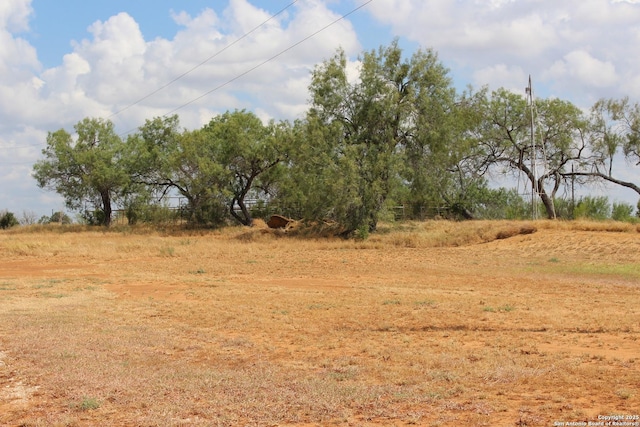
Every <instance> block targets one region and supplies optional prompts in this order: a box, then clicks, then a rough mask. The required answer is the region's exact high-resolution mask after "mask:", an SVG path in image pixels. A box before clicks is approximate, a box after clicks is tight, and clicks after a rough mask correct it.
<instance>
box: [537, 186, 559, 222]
mask: <svg viewBox="0 0 640 427" xmlns="http://www.w3.org/2000/svg"><path fill="white" fill-rule="evenodd" d="M539 194H540V199H541V200H542V204H543V205H544V208H545V210H546V211H547V218H548V219H556V208H555V206H554V204H553V199H552V198H551V197H549V195H548V194H547V192H546V191H544V190H539Z"/></svg>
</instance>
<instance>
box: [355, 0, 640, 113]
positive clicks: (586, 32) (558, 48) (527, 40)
mask: <svg viewBox="0 0 640 427" xmlns="http://www.w3.org/2000/svg"><path fill="white" fill-rule="evenodd" d="M637 3H638V1H634V2H629V1H626V2H612V1H603V0H566V1H557V0H519V1H509V0H492V1H480V0H458V1H455V2H454V1H439V0H424V1H421V0H376V1H375V2H373V3H371V4H370V5H369V6H368V7H367V10H369V11H370V13H371V14H372V15H373V16H374V17H375V18H376V19H377V20H379V21H380V22H383V23H386V24H389V25H391V26H392V27H393V29H394V32H395V33H396V34H397V35H398V36H401V37H407V38H409V39H411V40H415V41H417V42H418V43H419V44H420V45H422V46H423V47H433V48H434V49H435V50H436V51H437V52H438V53H439V56H440V58H441V59H442V60H443V61H444V62H445V65H447V66H449V67H451V68H454V69H458V72H459V73H460V70H466V71H464V73H466V75H467V77H468V78H470V79H471V78H473V80H474V83H476V84H485V83H487V84H488V83H493V81H494V80H495V79H493V78H491V77H492V76H493V75H495V74H493V73H495V72H500V67H505V69H511V70H514V69H518V68H519V69H521V70H523V71H524V72H525V73H526V74H532V75H533V76H534V77H536V80H537V81H538V82H539V84H540V85H542V86H544V90H545V91H546V92H547V94H551V93H556V94H557V95H558V96H561V97H564V98H565V99H569V100H571V101H573V102H575V103H577V104H581V105H583V106H585V105H588V104H589V103H591V102H593V101H594V100H595V99H597V98H599V97H601V96H611V97H621V96H625V95H628V94H629V92H630V91H632V90H633V91H634V92H632V93H635V94H636V95H640V93H638V92H637V89H634V87H633V86H630V85H629V84H630V83H629V82H631V81H632V80H634V77H635V76H637V75H638V74H639V70H640V57H639V56H638V55H634V54H633V52H635V51H636V50H637V48H636V45H637V43H639V42H640V28H639V27H638V22H640V6H639V5H638V4H637ZM461 67H462V68H461ZM481 77H487V78H489V80H487V81H485V82H481V81H477V79H478V78H481ZM466 83H467V82H461V84H462V85H464V84H466ZM523 83H526V82H523ZM578 86H580V87H578Z"/></svg>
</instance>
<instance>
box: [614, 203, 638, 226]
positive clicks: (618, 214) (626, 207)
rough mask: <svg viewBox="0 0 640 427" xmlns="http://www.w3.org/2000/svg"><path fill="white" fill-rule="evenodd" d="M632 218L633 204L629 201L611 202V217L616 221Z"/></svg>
mask: <svg viewBox="0 0 640 427" xmlns="http://www.w3.org/2000/svg"><path fill="white" fill-rule="evenodd" d="M632 218H633V205H630V204H629V203H616V202H613V206H612V208H611V219H614V220H616V221H630V220H631V219H632Z"/></svg>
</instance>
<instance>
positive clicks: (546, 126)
mask: <svg viewBox="0 0 640 427" xmlns="http://www.w3.org/2000/svg"><path fill="white" fill-rule="evenodd" d="M533 111H535V113H536V114H535V120H534V121H533V122H534V123H532V119H531V117H532V116H531V115H532V111H531V108H530V106H529V105H528V102H527V100H526V99H525V98H524V97H523V96H521V95H518V94H515V93H513V92H509V91H507V90H505V89H499V90H497V91H494V92H493V93H492V94H491V96H490V99H488V100H487V102H486V103H485V106H484V119H483V121H482V124H481V126H480V127H479V130H478V133H477V140H478V153H477V156H479V158H481V160H480V161H479V163H481V164H487V165H492V166H493V167H497V168H499V169H501V170H502V171H505V172H510V173H515V174H519V173H522V174H523V175H524V176H525V177H526V179H527V180H528V181H529V184H530V186H531V188H532V189H533V193H534V194H535V195H536V196H537V197H539V198H540V200H541V201H542V203H543V205H544V208H545V210H546V214H547V217H548V218H549V219H554V218H556V212H555V207H554V204H553V200H554V198H555V196H556V194H557V192H558V190H559V188H560V187H561V185H562V184H563V183H564V181H565V179H566V176H567V175H566V174H567V173H569V172H570V171H571V166H572V165H573V164H575V163H576V162H579V161H581V159H582V157H583V155H584V151H585V147H586V140H585V134H586V130H587V127H588V126H587V125H588V122H587V120H586V119H585V118H584V116H583V114H582V113H581V111H580V110H579V109H578V108H577V107H576V106H574V105H573V104H571V103H570V102H567V101H563V100H560V99H538V100H536V101H535V105H534V109H533ZM532 125H533V126H534V127H533V131H534V133H533V138H532Z"/></svg>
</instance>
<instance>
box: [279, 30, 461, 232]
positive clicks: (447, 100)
mask: <svg viewBox="0 0 640 427" xmlns="http://www.w3.org/2000/svg"><path fill="white" fill-rule="evenodd" d="M309 91H310V94H311V108H310V110H309V112H308V114H307V117H306V119H305V120H304V121H303V122H298V123H297V126H296V128H297V131H296V133H295V136H296V138H295V139H296V141H297V142H298V145H296V146H295V147H294V150H293V152H292V154H291V156H292V157H291V162H290V165H291V166H292V167H293V169H292V173H294V175H295V178H294V179H292V180H291V181H292V182H291V184H292V185H293V186H294V187H297V190H295V191H294V190H291V191H290V193H291V194H297V196H298V201H299V202H300V204H301V205H303V206H306V207H304V208H303V209H302V210H303V211H304V212H305V213H306V214H307V215H308V214H313V215H314V219H321V218H330V219H334V220H337V221H339V222H340V223H342V224H343V225H344V227H345V228H346V229H347V231H355V230H360V229H364V228H366V229H367V230H368V231H373V230H375V229H376V226H377V223H378V219H379V217H380V214H381V212H383V211H384V209H385V208H386V207H388V205H389V204H390V203H391V202H392V201H393V199H394V198H398V196H399V192H400V190H401V189H402V187H403V186H405V185H407V184H408V185H410V186H411V197H415V196H416V195H418V194H422V193H423V192H424V191H426V186H425V185H423V184H422V183H423V182H425V175H426V174H427V173H428V172H427V171H429V169H428V168H427V169H424V168H423V167H422V165H423V161H424V160H425V155H427V154H431V153H433V152H434V151H435V149H436V148H437V147H444V146H447V143H448V142H452V139H451V137H450V135H451V134H453V132H450V133H447V132H446V131H442V130H441V128H440V127H439V126H440V125H441V126H442V128H444V127H446V126H447V124H448V123H452V122H453V120H449V119H448V116H447V112H450V111H451V107H452V106H453V103H454V100H455V92H453V90H452V88H451V82H450V79H449V78H448V77H447V70H446V69H445V68H444V67H443V66H442V65H441V64H440V62H439V61H438V59H437V55H436V54H435V53H434V52H432V51H430V50H429V51H418V52H416V53H415V54H414V55H413V56H412V57H411V58H409V59H406V58H403V56H402V50H401V49H400V48H399V46H398V43H397V41H395V42H393V43H392V44H391V45H390V46H388V47H381V48H380V49H378V50H377V51H370V52H366V53H364V54H363V56H362V58H361V66H360V70H359V75H358V78H357V80H355V81H352V80H349V78H348V76H347V60H346V57H345V54H344V52H342V51H338V53H337V54H336V55H335V56H334V57H332V58H331V59H329V60H327V61H325V62H324V63H322V64H320V65H319V66H317V67H316V69H315V70H314V72H313V74H312V81H311V85H310V87H309ZM443 119H446V120H445V121H444V122H442V123H441V124H440V125H439V124H438V121H440V120H443ZM427 123H428V124H429V129H428V130H424V131H422V133H419V131H421V130H422V129H423V128H425V127H426V124H427ZM428 132H430V133H431V134H429V135H428ZM438 133H440V134H438ZM407 159H410V160H411V161H410V162H407V161H406V160H407ZM433 164H437V162H436V161H434V162H433ZM443 169H444V168H443ZM441 170H442V169H441ZM429 172H433V173H437V172H435V171H429ZM310 190H313V191H310ZM405 193H406V191H405ZM318 215H322V216H318Z"/></svg>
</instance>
